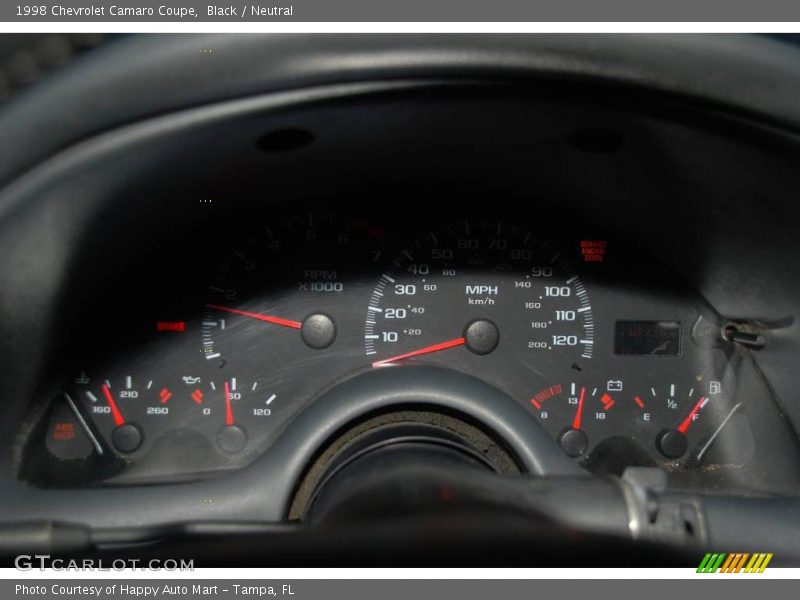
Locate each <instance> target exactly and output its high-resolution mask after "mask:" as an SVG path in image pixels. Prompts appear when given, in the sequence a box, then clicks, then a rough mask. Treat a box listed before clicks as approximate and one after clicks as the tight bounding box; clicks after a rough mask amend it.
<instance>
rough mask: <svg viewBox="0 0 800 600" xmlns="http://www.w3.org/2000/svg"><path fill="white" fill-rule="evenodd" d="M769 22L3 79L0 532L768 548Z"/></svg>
mask: <svg viewBox="0 0 800 600" xmlns="http://www.w3.org/2000/svg"><path fill="white" fill-rule="evenodd" d="M211 46H213V47H214V48H215V52H214V53H213V54H210V53H207V52H204V51H203V49H204V48H208V47H211ZM796 52H797V50H796V48H794V47H790V46H788V45H785V44H783V43H781V42H780V41H777V40H769V39H765V38H758V37H755V36H738V37H737V36H733V37H727V36H724V37H718V36H717V37H715V36H502V37H495V36H446V37H439V36H249V35H241V36H239V35H232V36H226V35H222V36H171V35H169V36H156V37H154V38H151V37H148V36H121V37H114V38H111V39H108V40H105V41H104V42H103V43H102V44H100V45H99V46H98V47H97V48H94V49H92V50H88V51H86V52H85V53H83V54H81V55H80V57H79V58H78V59H76V61H75V63H74V64H71V65H69V66H67V67H65V68H64V70H63V71H61V72H59V73H56V74H54V75H53V76H52V78H45V79H44V80H43V81H41V82H39V83H37V84H36V85H34V86H32V87H31V88H30V89H27V90H23V91H21V92H18V93H17V94H15V96H14V97H13V98H12V100H11V101H9V102H8V103H6V104H4V105H3V106H0V128H2V129H0V130H2V132H3V139H4V140H6V142H5V143H6V144H7V145H8V147H13V148H15V152H13V153H8V154H4V156H3V157H2V159H0V279H1V280H2V282H3V293H2V294H0V356H2V360H3V362H4V365H3V366H4V369H3V370H4V372H5V373H9V374H13V375H11V376H7V377H4V378H0V399H2V403H0V440H3V442H2V443H0V481H2V486H3V489H4V493H3V494H2V495H0V554H2V552H4V551H9V552H10V551H11V550H9V548H11V549H13V550H15V551H16V550H18V546H19V544H18V543H17V542H14V541H15V540H16V541H18V540H19V539H21V538H20V536H19V535H18V534H17V533H15V534H14V535H12V536H8V539H9V540H12V542H14V543H12V542H9V543H8V544H6V545H5V546H4V545H3V544H4V543H5V540H6V536H4V534H3V532H4V531H5V530H4V529H3V528H4V527H6V526H9V527H12V526H16V525H17V524H19V523H26V524H32V525H30V527H31V528H32V529H31V536H30V540H42V539H46V540H48V542H47V544H45V545H44V548H45V549H46V550H51V549H53V548H56V547H63V548H66V550H65V551H70V552H71V551H78V550H79V551H80V552H96V553H100V554H103V555H107V553H111V552H117V553H122V554H123V555H132V554H137V556H138V555H140V554H141V553H146V552H154V553H158V552H173V551H174V552H188V553H190V554H192V553H195V552H205V553H207V556H208V560H209V562H210V563H211V564H214V565H218V564H230V563H234V564H236V565H237V566H238V565H241V564H249V562H248V561H254V560H256V559H254V558H253V556H256V555H257V556H258V557H260V558H261V559H264V560H268V562H269V564H287V565H291V566H296V565H298V564H323V565H331V564H337V565H338V564H359V565H363V564H388V563H391V564H394V562H393V561H394V560H395V559H396V558H397V557H398V556H401V557H403V558H402V560H400V559H398V560H400V562H403V561H405V562H408V563H413V564H415V565H417V564H420V562H421V564H423V565H424V566H429V565H430V564H442V562H443V561H445V559H444V558H442V557H445V556H446V557H447V560H449V561H451V562H450V563H447V564H451V563H455V564H458V565H460V566H463V565H464V564H499V565H506V564H517V563H518V562H519V561H520V560H523V559H522V558H520V557H529V556H530V555H529V554H528V553H526V552H521V549H524V548H526V547H530V544H532V543H534V544H540V543H545V542H546V543H547V544H548V547H551V548H553V551H552V553H551V555H550V558H549V559H548V560H551V561H552V562H553V564H554V565H558V566H563V565H564V564H572V563H571V562H568V561H572V560H573V559H574V558H575V556H576V554H575V553H576V552H578V555H580V556H582V557H584V558H585V560H586V561H587V564H592V565H596V564H597V561H598V560H600V559H597V556H603V557H605V558H603V559H602V560H600V562H602V561H603V560H605V561H607V563H608V564H616V565H618V564H620V563H621V561H629V560H633V559H631V557H632V556H636V557H638V558H637V560H639V561H640V562H641V564H643V565H652V564H656V562H657V561H659V560H662V559H664V560H668V559H667V558H666V557H669V556H673V554H671V553H673V552H674V553H677V554H676V556H677V555H680V558H679V559H676V560H677V562H679V563H680V564H683V562H685V556H686V553H697V552H699V551H700V550H702V549H703V548H706V549H707V548H708V547H712V546H713V547H736V548H740V549H741V548H744V547H748V548H749V547H752V548H754V549H759V548H762V546H764V545H765V544H771V545H770V547H769V548H768V550H769V551H770V552H773V551H774V552H775V555H776V557H779V556H783V557H785V560H790V559H793V557H798V556H800V550H798V547H797V542H796V540H797V536H796V531H795V529H796V528H795V527H794V526H793V525H791V524H792V523H797V522H798V520H797V517H798V515H800V503H799V502H798V497H799V494H800V438H798V423H800V402H798V397H797V391H796V383H795V379H796V377H795V375H796V364H797V356H798V349H799V348H800V326H799V325H798V322H797V318H796V314H797V309H798V305H797V298H798V297H800V270H798V267H797V264H796V256H797V254H798V252H800V247H798V240H797V236H796V231H797V227H798V226H800V218H799V217H798V214H797V210H796V202H795V196H796V193H795V190H796V189H797V186H798V184H799V183H800V181H798V172H797V168H796V165H797V160H798V157H799V156H800V142H798V137H797V132H798V131H800V114H797V108H796V107H797V106H798V105H797V103H796V101H795V99H794V98H793V97H792V95H791V93H789V91H788V90H792V89H794V88H792V87H791V86H790V85H787V84H785V82H796V81H800V73H798V72H797V65H798V64H800V62H798V61H797V56H796ZM745 56H746V57H747V59H746V60H745V59H744V58H743V57H745ZM712 69H713V70H714V72H715V73H718V78H717V79H716V80H715V85H714V86H709V85H708V81H707V73H708V72H709V71H710V70H712ZM176 73H181V77H180V78H176V77H175V74H176ZM743 81H744V82H750V84H749V85H743V83H742V82H743ZM776 82H780V84H778V83H776ZM143 90H146V91H147V92H148V93H145V92H143ZM155 90H158V93H155ZM149 92H153V93H149ZM767 92H769V93H767ZM32 132H36V134H35V135H34V134H33V133H32ZM461 510H463V511H464V513H462V512H460V511H461ZM465 515H466V516H465ZM475 515H477V516H478V518H473V517H475ZM515 519H518V520H515ZM754 522H755V523H759V526H758V527H753V526H751V525H752V523H754ZM54 523H56V524H59V525H58V526H54V525H53V524H54ZM62 525H63V527H65V528H67V529H68V531H67V529H65V530H64V531H62V530H61V529H59V527H61V526H62ZM445 525H447V526H445ZM26 526H27V525H26ZM15 531H16V530H15ZM366 531H375V532H376V533H375V535H374V536H372V537H370V536H367V535H366V534H365V533H364V532H366ZM75 532H80V535H78V534H77V533H75ZM68 534H69V535H68ZM73 534H74V535H73ZM329 534H330V536H331V537H326V536H328V535H329ZM565 534H566V535H565ZM431 535H433V536H434V537H435V536H448V535H450V536H455V537H454V538H449V537H447V538H446V540H445V542H443V545H442V546H441V548H439V546H436V548H439V549H440V550H442V549H446V550H448V552H445V551H441V552H440V551H436V550H435V549H433V548H434V546H430V548H431V550H430V552H429V554H428V555H425V556H424V557H423V558H424V560H423V558H421V556H422V555H420V554H419V552H418V549H419V540H420V539H422V540H427V539H429V536H431ZM459 535H467V538H466V541H465V538H461V537H458V536H459ZM247 536H251V537H248V538H247V539H249V540H250V541H251V542H252V543H253V544H254V545H255V547H258V548H262V550H259V552H258V553H256V554H253V553H249V554H248V548H250V549H252V548H253V547H254V546H251V545H248V544H247V543H245V542H244V541H243V538H244V537H247ZM359 536H361V537H359ZM415 536H416V537H415ZM470 536H471V537H470ZM65 539H67V540H70V543H69V544H67V545H66V546H58V544H64V543H65V542H63V540H65ZM437 539H439V538H437ZM476 539H477V540H480V541H481V544H478V545H479V546H481V547H483V548H484V550H485V551H484V552H477V553H476V552H474V551H473V550H474V548H475V543H474V542H475V540H476ZM30 540H29V541H30ZM264 540H267V541H268V542H269V543H263V542H264ZM576 540H578V541H580V543H579V542H578V541H576ZM484 541H485V545H484ZM173 542H175V543H178V544H183V543H185V544H187V545H186V546H179V547H178V549H176V547H174V546H170V545H169V544H171V543H173ZM205 542H208V543H205ZM33 543H34V542H33V541H30V544H33ZM37 543H38V542H37ZM406 543H407V545H404V544H406ZM15 544H16V545H15ZM30 544H29V545H27V546H26V548H29V547H30ZM617 544H623V546H618V545H617ZM625 544H630V545H625ZM578 546H579V548H577V547H578ZM426 547H427V546H426ZM263 548H267V549H266V550H263ZM464 548H470V549H471V550H470V552H471V553H469V554H465V553H464V552H462V553H459V551H458V549H464ZM343 549H346V551H344V550H343ZM403 549H404V550H405V554H404V553H403ZM450 550H453V553H450V552H449V551H450ZM606 550H608V551H607V552H606ZM703 551H705V550H703ZM126 553H127V554H126ZM265 553H267V554H265ZM269 553H271V554H269ZM423 554H424V553H423ZM170 555H172V554H170ZM194 555H195V554H192V556H194ZM692 556H693V555H692ZM700 556H702V553H701V554H700ZM536 559H537V560H539V557H537V558H536ZM524 560H530V558H527V559H524ZM692 560H693V559H692ZM776 560H777V561H780V560H783V559H780V558H776ZM226 561H227V562H226ZM348 561H349V562H348ZM487 561H488V562H487ZM509 561H510V563H509ZM681 561H683V562H681ZM603 564H605V563H603ZM626 564H627V563H626ZM658 564H661V563H658ZM776 564H777V563H776Z"/></svg>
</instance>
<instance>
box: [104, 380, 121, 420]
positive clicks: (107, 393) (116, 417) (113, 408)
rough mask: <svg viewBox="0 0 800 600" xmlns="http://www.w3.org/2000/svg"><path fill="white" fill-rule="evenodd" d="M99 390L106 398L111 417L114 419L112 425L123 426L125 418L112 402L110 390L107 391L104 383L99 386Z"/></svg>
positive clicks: (112, 397)
mask: <svg viewBox="0 0 800 600" xmlns="http://www.w3.org/2000/svg"><path fill="white" fill-rule="evenodd" d="M100 389H101V390H103V395H104V396H105V397H106V402H108V407H109V408H110V409H111V416H112V417H114V424H115V425H116V426H117V427H119V426H120V425H125V417H123V416H122V413H121V412H119V407H118V406H117V403H116V402H114V396H112V395H111V390H110V389H108V385H106V384H105V383H104V384H103V385H102V386H100Z"/></svg>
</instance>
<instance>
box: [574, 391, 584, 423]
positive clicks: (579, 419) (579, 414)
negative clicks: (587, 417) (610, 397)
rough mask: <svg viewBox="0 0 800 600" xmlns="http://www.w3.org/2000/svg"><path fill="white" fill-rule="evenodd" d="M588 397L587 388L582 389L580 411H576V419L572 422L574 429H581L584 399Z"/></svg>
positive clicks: (579, 399)
mask: <svg viewBox="0 0 800 600" xmlns="http://www.w3.org/2000/svg"><path fill="white" fill-rule="evenodd" d="M585 396H586V388H585V387H582V388H581V396H580V398H578V410H576V411H575V418H574V419H573V420H572V428H573V429H580V428H581V416H582V414H583V399H584V397H585Z"/></svg>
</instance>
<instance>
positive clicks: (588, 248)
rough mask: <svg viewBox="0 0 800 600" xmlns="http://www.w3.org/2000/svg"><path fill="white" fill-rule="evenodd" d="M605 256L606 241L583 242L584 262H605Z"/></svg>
mask: <svg viewBox="0 0 800 600" xmlns="http://www.w3.org/2000/svg"><path fill="white" fill-rule="evenodd" d="M605 255H606V242H605V240H581V256H583V262H603V258H604V257H605Z"/></svg>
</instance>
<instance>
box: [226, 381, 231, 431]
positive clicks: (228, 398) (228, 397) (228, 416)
mask: <svg viewBox="0 0 800 600" xmlns="http://www.w3.org/2000/svg"><path fill="white" fill-rule="evenodd" d="M225 425H227V426H228V427H231V426H232V425H233V408H232V407H231V386H230V384H229V383H228V382H227V381H226V382H225Z"/></svg>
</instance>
